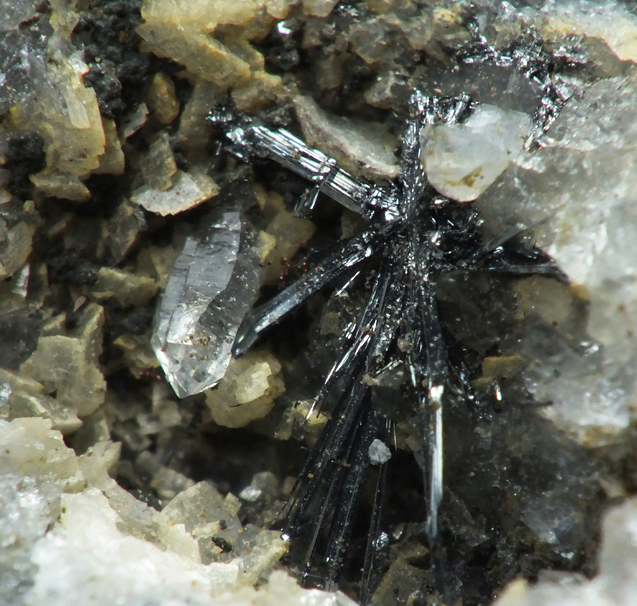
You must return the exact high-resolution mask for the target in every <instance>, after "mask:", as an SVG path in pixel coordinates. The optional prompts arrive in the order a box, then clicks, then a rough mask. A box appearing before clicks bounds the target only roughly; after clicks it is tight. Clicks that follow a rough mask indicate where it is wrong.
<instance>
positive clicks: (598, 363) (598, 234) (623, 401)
mask: <svg viewBox="0 0 637 606" xmlns="http://www.w3.org/2000/svg"><path fill="white" fill-rule="evenodd" d="M636 91H637V77H636V76H635V75H630V76H627V77H619V78H612V79H607V80H602V81H600V82H597V83H595V84H592V85H589V86H586V87H582V88H581V89H580V90H575V92H574V95H573V97H572V98H571V99H570V100H569V102H568V103H567V104H566V106H565V107H564V109H563V110H562V112H561V114H560V115H559V116H558V118H557V120H556V121H555V123H554V124H553V125H552V127H551V128H550V129H549V131H548V133H547V136H546V138H545V139H544V140H543V141H542V147H540V149H536V150H532V151H530V152H528V153H525V154H523V155H521V156H520V157H519V158H518V161H517V163H515V164H512V165H511V166H510V167H509V169H508V170H507V171H506V172H505V173H504V174H503V175H502V176H501V178H500V179H499V180H498V181H497V182H496V183H495V184H494V185H493V186H492V187H491V188H489V190H487V191H486V192H485V193H484V195H483V196H481V197H480V198H479V199H478V200H477V201H476V204H478V205H479V207H480V210H481V212H482V216H483V217H484V218H485V219H486V221H487V225H489V226H491V228H492V229H493V230H494V233H498V232H501V231H502V230H504V229H506V228H507V227H509V226H510V225H515V224H517V225H519V226H523V227H531V228H532V229H533V233H534V235H535V237H536V238H537V244H538V246H540V247H541V248H543V249H544V250H546V251H547V252H548V253H549V254H550V255H551V256H552V257H553V258H554V259H555V260H556V262H557V263H558V265H559V266H560V267H561V269H562V270H563V271H564V272H565V273H566V275H568V277H569V279H570V280H571V282H572V284H573V287H574V289H575V293H576V295H577V296H578V297H579V298H580V299H581V300H582V301H583V302H586V303H587V304H589V306H590V308H589V309H590V312H589V317H588V322H587V326H586V331H587V333H588V334H589V335H590V337H591V340H590V342H588V343H581V344H580V347H579V348H574V347H573V344H572V343H569V342H567V341H564V342H563V343H561V344H559V343H553V344H552V347H551V350H550V351H546V350H545V347H546V344H545V342H543V339H542V337H541V335H537V334H536V335H533V334H529V335H527V337H528V338H524V339H522V341H521V347H522V349H523V350H522V351H521V352H519V353H522V354H523V355H524V356H525V357H526V358H527V359H530V360H533V363H532V365H531V366H530V367H529V368H528V370H527V371H526V373H525V379H526V386H527V389H529V391H530V392H531V393H532V394H534V395H535V397H536V399H537V400H538V401H540V402H542V401H544V402H551V403H552V406H547V407H546V408H543V409H542V414H544V415H545V416H546V417H547V418H549V419H551V420H552V421H553V422H554V423H555V424H556V425H557V426H558V427H560V428H561V429H562V430H563V431H565V432H566V433H568V434H569V435H571V436H572V437H573V438H575V439H576V440H578V441H579V442H581V443H582V444H584V445H587V446H593V447H595V446H602V445H606V444H611V443H614V442H618V441H621V440H622V436H623V435H625V432H626V431H627V429H628V427H629V424H630V422H631V419H633V418H634V413H635V410H636V408H637V407H636V406H635V389H636V383H637V381H636V379H635V373H634V370H633V369H634V365H635V361H636V360H637V343H636V341H635V338H634V335H635V334H637V271H636V269H635V268H637V247H636V246H635V242H637V212H636V210H635V201H636V199H635V192H636V191H637V178H636V176H635V171H634V166H635V164H636V163H637V143H636V142H637V122H636V121H635V107H637V93H636Z"/></svg>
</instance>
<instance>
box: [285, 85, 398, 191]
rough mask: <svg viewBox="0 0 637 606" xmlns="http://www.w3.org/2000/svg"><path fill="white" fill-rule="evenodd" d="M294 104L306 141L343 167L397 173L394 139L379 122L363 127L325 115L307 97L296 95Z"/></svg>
mask: <svg viewBox="0 0 637 606" xmlns="http://www.w3.org/2000/svg"><path fill="white" fill-rule="evenodd" d="M294 108H295V110H296V115H297V118H298V120H299V122H300V123H301V129H302V130H303V137H304V138H305V141H306V142H307V144H308V145H310V146H314V147H317V148H318V149H320V150H321V151H322V152H324V153H325V154H327V155H328V156H331V157H332V158H334V159H335V160H337V162H338V163H339V164H340V165H341V166H342V167H343V168H345V169H346V170H349V171H351V172H352V173H354V174H355V175H358V176H365V177H368V178H372V179H393V178H394V177H396V176H398V173H399V172H400V168H399V166H398V162H397V160H396V156H395V155H394V150H395V149H396V147H397V144H398V142H397V141H396V140H395V139H394V138H393V137H391V136H390V135H389V133H388V132H386V131H385V130H384V129H383V127H382V126H381V125H379V124H375V125H370V124H366V125H365V127H364V128H363V127H362V126H360V125H358V124H355V123H354V122H352V121H350V120H346V119H345V118H339V117H337V116H328V115H327V114H326V113H325V112H324V111H322V110H321V109H320V108H319V107H318V105H317V104H316V103H315V102H314V101H313V100H312V99H311V98H309V97H296V99H295V100H294ZM372 133H373V135H372V136H370V135H371V134H372Z"/></svg>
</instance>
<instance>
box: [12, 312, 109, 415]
mask: <svg viewBox="0 0 637 606" xmlns="http://www.w3.org/2000/svg"><path fill="white" fill-rule="evenodd" d="M103 324H104V311H103V309H102V308H101V307H99V306H98V305H95V304H89V305H87V307H86V309H85V310H84V312H83V314H82V317H81V320H80V328H79V330H78V336H76V337H71V336H61V335H54V336H49V337H40V340H39V342H38V347H37V349H36V350H35V352H34V353H33V354H32V355H31V357H30V358H29V359H28V360H27V361H26V362H24V364H22V367H21V369H20V370H21V372H23V373H24V374H25V375H27V376H28V377H30V378H32V379H34V380H36V381H38V382H40V383H42V385H44V388H45V390H46V392H47V393H53V392H55V393H56V400H58V402H59V403H60V404H62V405H64V406H66V407H67V408H68V409H69V410H70V411H72V412H73V414H77V415H78V416H80V417H82V416H85V415H88V414H90V413H92V412H94V411H95V410H96V409H97V408H98V407H99V406H100V405H101V404H102V403H103V402H104V393H105V391H106V382H105V381H104V377H103V376H102V373H101V372H100V370H99V368H98V357H99V355H100V354H101V349H102V348H101V343H102V326H103Z"/></svg>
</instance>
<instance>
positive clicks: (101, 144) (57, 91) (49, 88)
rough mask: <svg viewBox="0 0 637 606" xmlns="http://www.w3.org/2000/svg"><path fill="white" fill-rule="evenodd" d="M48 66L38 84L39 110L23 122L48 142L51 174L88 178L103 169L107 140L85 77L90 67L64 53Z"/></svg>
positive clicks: (95, 99)
mask: <svg viewBox="0 0 637 606" xmlns="http://www.w3.org/2000/svg"><path fill="white" fill-rule="evenodd" d="M54 58H55V61H51V62H49V63H48V64H47V65H48V67H47V70H48V71H47V73H46V74H43V76H42V78H40V79H38V80H36V103H35V107H34V108H32V107H25V108H24V109H23V111H25V112H26V111H29V112H31V115H28V116H27V115H25V116H24V117H23V118H22V119H23V120H24V121H25V122H28V123H29V124H31V125H33V126H34V127H35V128H36V130H37V131H38V132H39V134H40V135H42V137H43V138H44V140H45V153H46V161H47V169H46V171H47V173H54V174H55V173H57V172H58V171H59V172H62V173H70V174H72V175H75V176H77V177H81V176H85V175H88V174H89V173H90V172H91V171H93V170H95V169H96V168H97V167H98V166H99V156H101V155H102V154H103V153H104V150H105V144H106V139H105V135H104V130H103V128H102V119H101V116H100V111H99V106H98V103H97V97H96V96H95V91H94V90H93V89H92V88H86V87H85V86H84V83H83V81H82V77H83V76H84V74H85V73H86V72H87V71H88V67H87V66H86V64H85V63H84V62H83V61H82V60H81V58H80V54H79V53H75V54H73V55H71V56H70V57H68V58H67V57H64V56H63V55H62V53H61V52H60V51H56V53H55V55H54Z"/></svg>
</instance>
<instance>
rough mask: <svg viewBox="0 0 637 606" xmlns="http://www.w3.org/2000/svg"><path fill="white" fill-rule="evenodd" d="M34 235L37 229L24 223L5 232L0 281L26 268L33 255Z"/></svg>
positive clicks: (1, 249) (0, 250) (0, 252)
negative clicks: (29, 258)
mask: <svg viewBox="0 0 637 606" xmlns="http://www.w3.org/2000/svg"><path fill="white" fill-rule="evenodd" d="M2 223H4V221H2ZM2 227H4V225H2ZM2 231H4V230H2ZM34 233H35V227H34V226H33V225H29V224H27V223H25V222H24V221H20V222H19V223H17V224H16V225H14V226H13V227H12V228H11V229H8V230H6V231H5V233H4V234H3V235H4V238H3V242H2V243H0V279H5V278H8V277H9V276H12V275H13V274H14V273H15V272H17V271H18V270H19V269H20V268H22V267H23V266H24V264H25V263H26V261H27V259H28V257H29V255H30V254H31V248H32V243H33V234H34Z"/></svg>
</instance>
